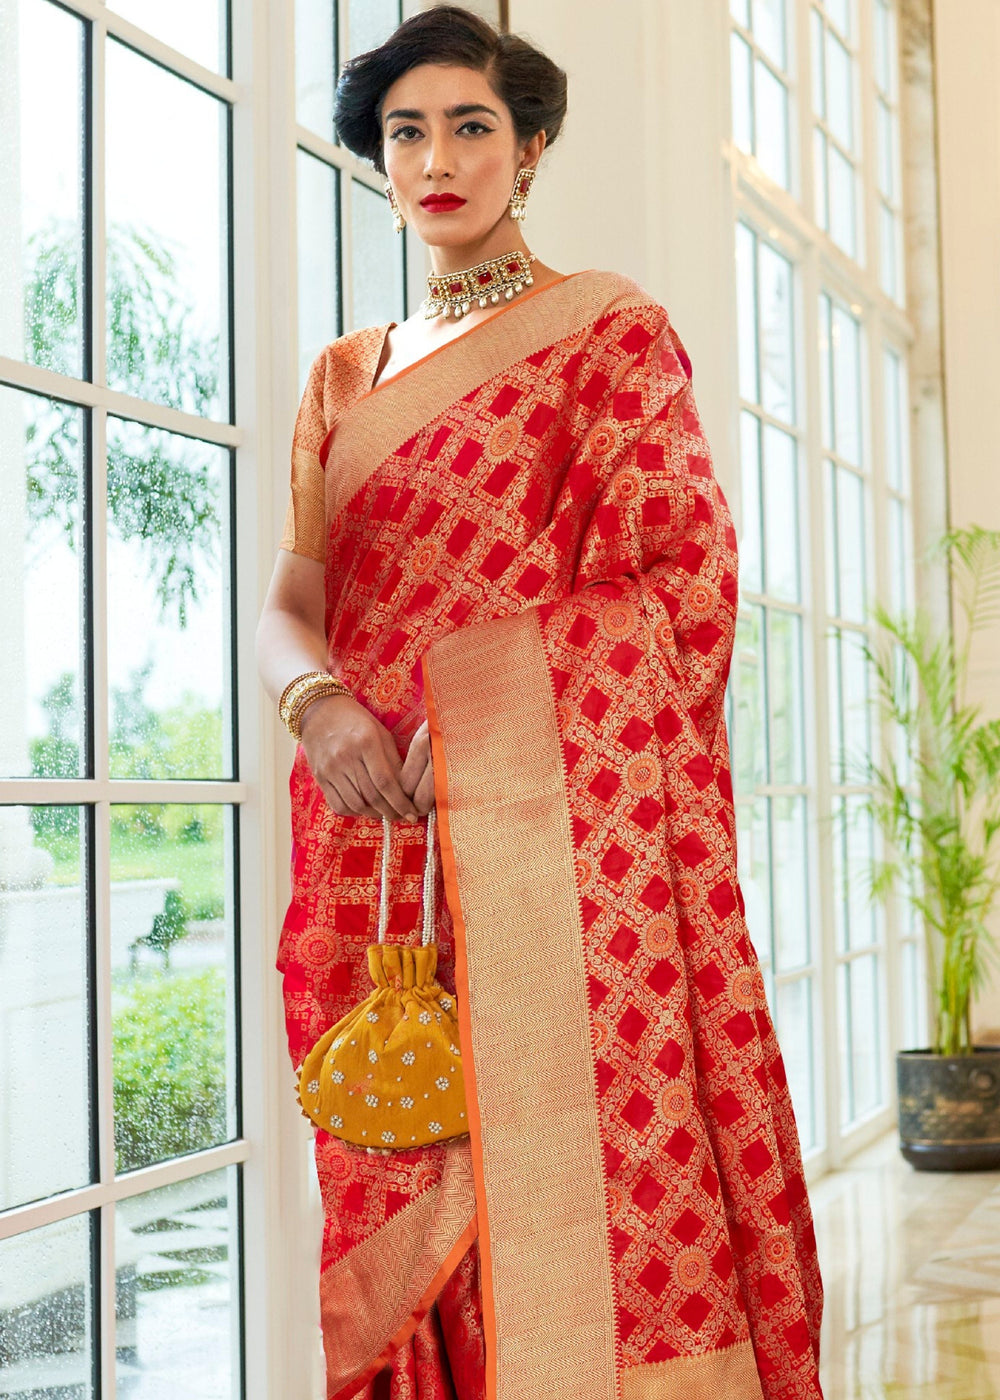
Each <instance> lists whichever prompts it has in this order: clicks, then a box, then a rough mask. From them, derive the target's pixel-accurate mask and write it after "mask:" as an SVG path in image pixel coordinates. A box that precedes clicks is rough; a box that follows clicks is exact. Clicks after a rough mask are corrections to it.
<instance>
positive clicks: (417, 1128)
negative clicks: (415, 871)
mask: <svg viewBox="0 0 1000 1400" xmlns="http://www.w3.org/2000/svg"><path fill="white" fill-rule="evenodd" d="M434 828H435V809H434V808H433V807H432V808H431V810H430V811H429V812H428V814H427V857H426V860H425V863H424V890H423V905H422V914H421V925H420V928H421V935H420V946H419V947H411V946H409V945H399V944H387V943H386V942H385V931H386V927H387V925H388V923H389V897H388V885H389V858H390V850H391V841H392V822H391V821H389V819H388V818H386V817H383V819H382V879H381V885H380V889H379V912H378V943H376V944H372V945H371V946H370V947H369V949H368V971H369V972H370V974H371V979H372V981H373V982H374V984H375V990H374V991H373V992H372V993H371V995H370V996H369V997H368V998H367V1000H366V1001H363V1002H361V1004H360V1005H359V1006H356V1007H354V1009H353V1010H352V1011H349V1012H348V1013H347V1015H346V1016H344V1017H342V1019H341V1020H339V1021H338V1022H337V1024H336V1025H335V1026H333V1027H331V1029H330V1030H328V1031H327V1032H326V1034H325V1035H324V1036H322V1037H321V1039H320V1040H318V1041H317V1042H316V1044H315V1045H314V1046H313V1048H312V1050H310V1052H309V1054H308V1055H307V1056H306V1059H305V1063H304V1064H303V1066H302V1070H301V1073H300V1076H299V1102H300V1104H301V1105H302V1109H303V1112H304V1113H305V1115H306V1117H308V1118H310V1119H311V1120H312V1121H313V1122H314V1123H315V1124H316V1126H317V1127H319V1128H323V1129H324V1131H326V1132H328V1133H332V1134H333V1136H334V1137H339V1138H342V1139H343V1140H344V1142H350V1143H353V1144H354V1145H355V1146H357V1147H367V1148H370V1149H372V1150H376V1151H378V1150H382V1151H403V1150H405V1149H406V1148H408V1147H424V1146H426V1145H427V1144H428V1143H431V1142H445V1141H446V1140H447V1139H448V1138H457V1137H463V1136H465V1134H466V1133H468V1131H469V1124H468V1119H467V1118H466V1108H465V1081H464V1079H463V1077H462V1053H461V1050H460V1049H459V1043H458V1018H457V1015H456V1009H455V998H454V997H453V996H452V994H451V993H450V992H446V991H445V989H444V988H443V987H442V986H441V984H440V983H439V982H438V980H437V977H436V975H435V974H436V972H437V944H436V943H434V942H433V938H434Z"/></svg>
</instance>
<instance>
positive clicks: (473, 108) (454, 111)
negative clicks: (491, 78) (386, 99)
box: [383, 102, 500, 122]
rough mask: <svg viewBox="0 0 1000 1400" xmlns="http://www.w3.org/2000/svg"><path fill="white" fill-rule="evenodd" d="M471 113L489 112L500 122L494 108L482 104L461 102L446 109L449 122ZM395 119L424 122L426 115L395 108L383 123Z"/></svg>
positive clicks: (409, 108) (414, 110) (386, 115)
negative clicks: (407, 118) (412, 119)
mask: <svg viewBox="0 0 1000 1400" xmlns="http://www.w3.org/2000/svg"><path fill="white" fill-rule="evenodd" d="M470 112H489V114H490V116H491V117H495V118H496V120H497V121H499V120H500V114H499V112H494V110H493V108H492V107H484V106H483V104H482V103H481V102H460V103H459V104H458V106H457V107H446V108H445V109H444V114H445V116H446V117H448V118H449V120H450V119H451V118H452V117H467V116H468V115H469V113H470ZM393 117H411V118H414V117H415V118H416V119H417V120H418V121H424V120H426V113H425V112H418V111H417V109H416V108H415V107H394V108H393V110H392V111H391V112H386V114H385V116H384V118H383V121H387V122H388V121H391V120H392V119H393Z"/></svg>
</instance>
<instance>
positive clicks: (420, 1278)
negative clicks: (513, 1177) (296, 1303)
mask: <svg viewBox="0 0 1000 1400" xmlns="http://www.w3.org/2000/svg"><path fill="white" fill-rule="evenodd" d="M475 1209H476V1206H475V1190H474V1185H473V1175H472V1162H471V1157H470V1152H469V1143H468V1141H467V1140H466V1139H460V1140H458V1141H456V1142H452V1143H449V1144H448V1148H447V1152H446V1155H445V1161H444V1167H443V1171H442V1177H441V1181H440V1182H439V1184H438V1185H437V1186H431V1187H429V1188H428V1189H427V1190H426V1191H424V1192H423V1193H422V1194H421V1195H420V1196H418V1197H417V1198H416V1200H415V1201H411V1202H410V1204H409V1205H408V1206H404V1207H403V1209H402V1210H399V1211H397V1212H396V1214H395V1215H393V1216H391V1217H390V1219H389V1220H388V1221H387V1222H386V1223H385V1225H383V1226H382V1228H381V1229H380V1230H378V1231H376V1233H375V1234H373V1235H369V1237H368V1238H367V1239H366V1240H363V1241H362V1243H361V1244H359V1245H358V1246H357V1247H356V1248H354V1249H352V1250H351V1251H350V1252H349V1253H348V1254H346V1255H345V1256H344V1257H343V1258H342V1259H341V1260H340V1261H339V1262H338V1263H337V1264H334V1265H333V1266H331V1267H330V1268H329V1269H326V1270H325V1271H324V1272H323V1274H321V1276H320V1315H321V1318H322V1326H323V1346H324V1350H325V1352H326V1367H327V1397H328V1400H349V1397H350V1396H353V1395H355V1394H356V1393H357V1391H358V1390H359V1389H360V1388H361V1387H362V1386H364V1385H365V1384H366V1383H367V1382H368V1381H369V1380H370V1379H371V1378H372V1376H374V1375H375V1374H376V1373H377V1372H378V1371H380V1370H381V1369H382V1367H383V1366H385V1365H386V1363H387V1362H388V1361H389V1360H390V1359H391V1357H392V1354H393V1352H394V1351H396V1350H397V1349H398V1348H399V1347H401V1346H402V1345H403V1344H404V1342H406V1341H408V1340H409V1338H410V1337H411V1336H412V1335H413V1333H414V1332H415V1331H416V1329H417V1326H418V1324H419V1323H420V1321H421V1319H422V1318H424V1317H425V1316H426V1315H427V1312H428V1311H429V1309H430V1307H431V1304H432V1303H433V1302H434V1300H435V1298H436V1297H437V1295H438V1294H439V1293H440V1291H441V1289H442V1288H443V1287H444V1285H445V1283H446V1282H447V1281H448V1279H449V1277H450V1276H451V1274H452V1273H453V1272H454V1270H455V1268H456V1266H457V1265H458V1263H459V1261H460V1260H461V1259H462V1257H463V1256H464V1255H465V1253H466V1252H467V1250H468V1249H469V1247H470V1245H471V1244H472V1242H473V1241H474V1240H475V1238H476V1235H477V1233H478V1222H477V1220H476V1215H475Z"/></svg>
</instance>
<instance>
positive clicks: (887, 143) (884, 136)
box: [875, 98, 895, 199]
mask: <svg viewBox="0 0 1000 1400" xmlns="http://www.w3.org/2000/svg"><path fill="white" fill-rule="evenodd" d="M875 126H876V132H877V144H876V149H877V152H878V187H879V189H880V190H881V191H882V193H883V194H884V195H885V196H886V198H887V199H892V198H893V195H894V193H895V191H894V188H893V186H894V180H893V176H894V174H895V171H894V169H893V165H894V162H893V159H892V112H891V111H890V110H889V108H888V107H887V106H886V105H885V103H884V102H883V101H882V99H881V98H879V100H878V101H877V102H876V103H875Z"/></svg>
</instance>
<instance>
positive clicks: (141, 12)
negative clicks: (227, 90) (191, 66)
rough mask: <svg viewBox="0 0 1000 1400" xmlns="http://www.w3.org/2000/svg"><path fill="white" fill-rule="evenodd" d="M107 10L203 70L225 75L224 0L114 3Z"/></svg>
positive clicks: (127, 1) (122, 1) (129, 1)
mask: <svg viewBox="0 0 1000 1400" xmlns="http://www.w3.org/2000/svg"><path fill="white" fill-rule="evenodd" d="M108 8H109V9H114V10H117V12H118V13H119V14H120V15H124V16H125V18H126V19H128V20H131V21H132V23H133V24H138V25H139V26H140V27H141V28H142V29H145V30H146V31H147V32H148V33H150V34H154V35H155V36H156V38H157V39H162V40H163V42H164V43H165V44H169V45H170V47H171V48H172V49H177V50H178V52H180V53H183V54H186V55H187V56H188V58H193V59H194V60H195V62H196V63H200V64H202V65H203V66H204V67H205V68H211V69H212V70H213V72H215V73H226V72H228V66H227V56H226V55H227V43H226V10H227V5H226V0H170V4H169V5H164V4H163V0H113V3H109V4H108Z"/></svg>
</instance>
